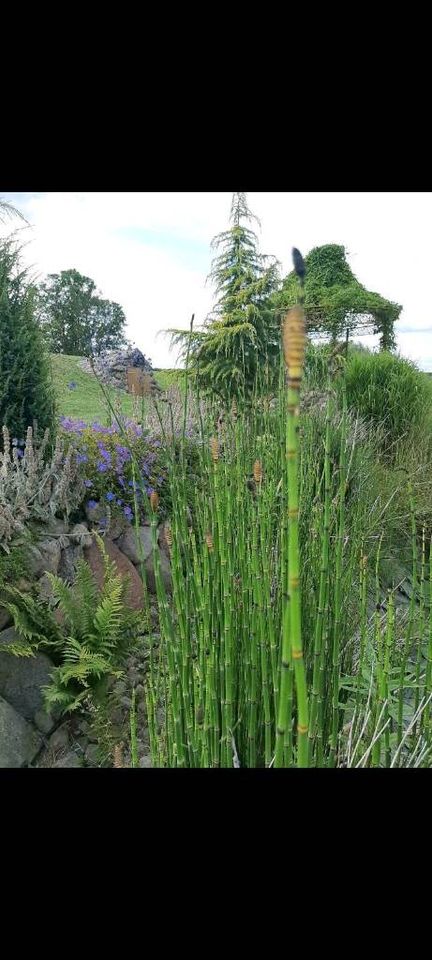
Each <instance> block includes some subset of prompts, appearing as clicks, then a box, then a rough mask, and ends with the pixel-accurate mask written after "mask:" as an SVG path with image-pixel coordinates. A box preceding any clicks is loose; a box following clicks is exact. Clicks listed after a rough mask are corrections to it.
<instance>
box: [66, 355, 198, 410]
mask: <svg viewBox="0 0 432 960" xmlns="http://www.w3.org/2000/svg"><path fill="white" fill-rule="evenodd" d="M51 361H52V370H53V378H54V385H55V390H56V395H57V403H58V412H59V416H62V417H72V418H73V419H74V420H84V421H85V422H86V423H92V422H93V421H98V422H100V423H106V422H107V421H108V419H109V417H108V411H107V406H106V402H105V400H104V397H103V395H102V391H101V388H100V386H99V384H98V382H97V380H96V379H95V377H93V376H92V374H90V373H85V371H84V370H82V369H81V366H80V361H81V357H67V356H65V355H63V354H57V355H53V356H52V357H51ZM181 377H182V371H181V370H157V371H155V378H156V380H157V383H158V384H159V386H160V387H161V389H162V390H167V389H168V388H169V387H171V386H173V385H175V384H177V383H179V381H181ZM69 383H76V388H75V389H74V390H71V389H70V388H69V386H68V384H69ZM110 396H111V400H112V401H113V402H115V400H116V399H117V398H120V399H121V409H122V413H123V414H124V415H125V416H126V417H129V416H130V417H131V416H132V414H133V400H132V397H131V396H130V395H129V394H127V393H124V392H123V391H121V390H114V389H111V390H110ZM117 402H118V399H117Z"/></svg>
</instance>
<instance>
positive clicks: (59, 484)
mask: <svg viewBox="0 0 432 960" xmlns="http://www.w3.org/2000/svg"><path fill="white" fill-rule="evenodd" d="M2 433H3V451H2V452H0V547H2V548H3V549H4V550H6V551H7V552H9V546H10V544H11V541H14V540H16V539H21V538H23V537H25V535H26V528H27V525H28V524H29V523H31V522H32V521H35V520H36V521H39V522H42V523H43V522H47V521H48V520H49V519H50V518H52V517H54V516H56V515H59V516H68V515H69V514H70V513H71V511H72V510H74V509H75V508H76V507H77V506H78V505H79V503H80V502H81V501H82V500H83V498H84V493H85V491H84V486H83V481H82V479H81V477H80V475H79V467H78V465H77V463H76V458H75V457H74V451H73V448H72V447H70V448H69V449H68V450H67V452H65V446H64V442H63V441H62V440H61V439H60V437H58V438H57V440H56V443H55V447H54V451H53V452H52V454H51V455H48V454H47V448H48V443H49V431H48V430H47V431H46V432H45V434H44V437H43V439H42V441H41V443H40V444H37V443H36V442H35V438H34V436H33V429H32V427H29V428H28V430H27V437H26V442H25V448H24V452H23V453H22V454H21V456H20V452H21V451H19V450H18V448H17V447H16V446H11V440H10V434H9V431H8V429H7V427H3V430H2Z"/></svg>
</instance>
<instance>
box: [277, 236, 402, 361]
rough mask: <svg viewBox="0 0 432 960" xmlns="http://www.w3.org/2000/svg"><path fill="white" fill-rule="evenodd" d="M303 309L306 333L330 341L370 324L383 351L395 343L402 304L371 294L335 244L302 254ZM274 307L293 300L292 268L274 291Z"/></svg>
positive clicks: (287, 306) (293, 274)
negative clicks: (323, 337) (324, 334)
mask: <svg viewBox="0 0 432 960" xmlns="http://www.w3.org/2000/svg"><path fill="white" fill-rule="evenodd" d="M305 264H306V279H305V287H304V293H305V300H304V303H305V310H306V319H307V326H308V332H309V333H311V334H313V333H323V332H324V333H328V334H330V335H331V337H332V339H333V340H337V339H338V338H340V337H344V336H345V334H346V331H347V330H348V331H349V332H350V333H351V334H352V333H353V332H355V331H356V330H359V329H361V328H362V327H365V326H372V327H373V332H374V333H379V334H380V345H381V348H382V349H383V350H392V349H394V346H395V340H394V332H393V328H394V324H395V322H396V320H397V319H398V317H399V314H400V312H401V309H402V307H401V306H400V305H399V304H397V303H392V302H391V301H389V300H386V299H385V298H384V297H382V296H381V295H380V294H378V293H371V292H370V291H368V290H366V288H365V287H364V286H363V285H362V284H361V283H359V281H358V280H357V279H356V277H355V276H354V274H353V272H352V270H351V267H350V266H349V264H348V263H347V260H346V252H345V248H344V247H342V246H338V245H337V244H326V245H324V246H322V247H314V249H313V250H311V251H310V253H309V254H308V255H307V257H305ZM274 299H275V303H276V305H277V308H278V310H280V311H283V310H286V309H288V308H289V307H291V306H292V305H293V304H294V303H295V302H296V299H297V278H296V275H295V272H294V271H291V273H289V274H288V276H287V277H286V278H285V280H284V282H283V285H282V290H281V291H280V292H279V293H277V294H276V296H275V298H274Z"/></svg>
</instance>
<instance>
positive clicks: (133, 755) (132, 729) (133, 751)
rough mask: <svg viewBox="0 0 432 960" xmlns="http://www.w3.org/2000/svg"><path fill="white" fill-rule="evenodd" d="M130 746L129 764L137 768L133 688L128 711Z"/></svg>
mask: <svg viewBox="0 0 432 960" xmlns="http://www.w3.org/2000/svg"><path fill="white" fill-rule="evenodd" d="M129 719H130V745H131V764H132V767H138V766H139V763H138V739H137V717H136V704H135V688H134V689H133V690H132V703H131V709H130V717H129Z"/></svg>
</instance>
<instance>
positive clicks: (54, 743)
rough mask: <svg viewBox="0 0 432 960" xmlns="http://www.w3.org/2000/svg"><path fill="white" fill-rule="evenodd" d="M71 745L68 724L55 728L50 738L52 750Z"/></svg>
mask: <svg viewBox="0 0 432 960" xmlns="http://www.w3.org/2000/svg"><path fill="white" fill-rule="evenodd" d="M68 746H69V731H68V729H67V727H66V724H62V726H61V727H58V728H57V730H54V733H53V734H51V736H50V738H49V748H50V750H60V749H63V747H68Z"/></svg>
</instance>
